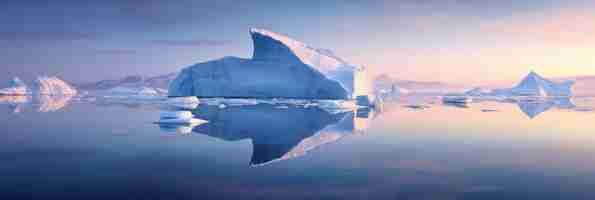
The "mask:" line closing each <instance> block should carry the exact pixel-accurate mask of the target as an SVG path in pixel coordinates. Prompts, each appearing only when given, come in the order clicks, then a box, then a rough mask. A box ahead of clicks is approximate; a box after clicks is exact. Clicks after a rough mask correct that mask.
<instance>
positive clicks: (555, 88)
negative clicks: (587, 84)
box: [492, 72, 574, 97]
mask: <svg viewBox="0 0 595 200" xmlns="http://www.w3.org/2000/svg"><path fill="white" fill-rule="evenodd" d="M572 85H574V81H565V82H562V83H556V82H553V81H551V80H548V79H545V78H543V77H541V76H540V75H539V74H537V73H535V72H531V73H529V74H528V75H527V76H526V77H525V78H524V79H523V80H522V81H521V82H520V83H519V84H518V85H516V86H515V87H513V88H509V89H496V90H493V91H492V93H493V94H494V95H500V96H535V97H568V96H572V95H573V94H572Z"/></svg>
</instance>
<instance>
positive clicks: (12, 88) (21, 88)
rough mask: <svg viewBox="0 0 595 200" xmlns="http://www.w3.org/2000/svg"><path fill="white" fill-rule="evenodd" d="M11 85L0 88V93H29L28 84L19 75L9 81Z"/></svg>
mask: <svg viewBox="0 0 595 200" xmlns="http://www.w3.org/2000/svg"><path fill="white" fill-rule="evenodd" d="M8 86H9V87H7V88H2V89H0V95H27V92H28V91H27V85H25V83H24V82H23V81H21V79H19V78H18V77H14V78H13V79H12V80H10V82H9V85H8Z"/></svg>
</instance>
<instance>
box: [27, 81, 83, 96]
mask: <svg viewBox="0 0 595 200" xmlns="http://www.w3.org/2000/svg"><path fill="white" fill-rule="evenodd" d="M33 93H34V94H38V95H75V94H77V90H76V89H75V88H74V87H72V86H71V85H69V84H68V83H66V82H65V81H63V80H60V79H59V78H57V77H48V76H40V77H37V80H35V83H34V86H33Z"/></svg>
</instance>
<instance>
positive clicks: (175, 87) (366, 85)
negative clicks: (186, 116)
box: [169, 29, 374, 100]
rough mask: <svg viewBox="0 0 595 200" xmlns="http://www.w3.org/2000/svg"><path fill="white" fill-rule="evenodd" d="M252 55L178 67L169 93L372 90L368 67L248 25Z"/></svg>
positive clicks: (325, 95) (352, 93)
mask: <svg viewBox="0 0 595 200" xmlns="http://www.w3.org/2000/svg"><path fill="white" fill-rule="evenodd" d="M250 35H251V36H252V40H253V42H254V53H253V57H252V59H243V58H237V57H224V58H221V59H218V60H213V61H208V62H204V63H198V64H195V65H192V66H190V67H187V68H185V69H183V70H182V72H181V73H180V75H178V77H177V78H176V79H175V80H174V81H172V83H171V84H170V87H169V92H170V93H169V95H170V96H202V97H256V98H274V97H283V98H317V99H353V98H356V97H357V96H366V97H368V98H369V99H370V100H373V98H374V95H373V91H372V86H371V82H370V79H369V78H368V76H367V70H366V69H365V68H364V67H355V66H352V65H349V64H347V63H346V62H345V61H343V60H341V59H338V58H337V56H335V55H334V54H333V53H332V52H330V51H329V50H324V49H316V48H313V47H310V46H308V45H306V44H304V43H302V42H299V41H296V40H293V39H291V38H289V37H287V36H283V35H281V34H277V33H273V32H271V31H267V30H262V29H251V30H250Z"/></svg>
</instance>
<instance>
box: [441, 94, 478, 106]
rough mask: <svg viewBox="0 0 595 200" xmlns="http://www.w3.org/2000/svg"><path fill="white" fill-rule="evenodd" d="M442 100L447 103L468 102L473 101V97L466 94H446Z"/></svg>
mask: <svg viewBox="0 0 595 200" xmlns="http://www.w3.org/2000/svg"><path fill="white" fill-rule="evenodd" d="M442 102H443V103H447V104H466V103H471V102H472V99H471V98H469V97H468V96H467V95H464V94H455V93H451V94H446V95H444V96H443V97H442Z"/></svg>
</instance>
